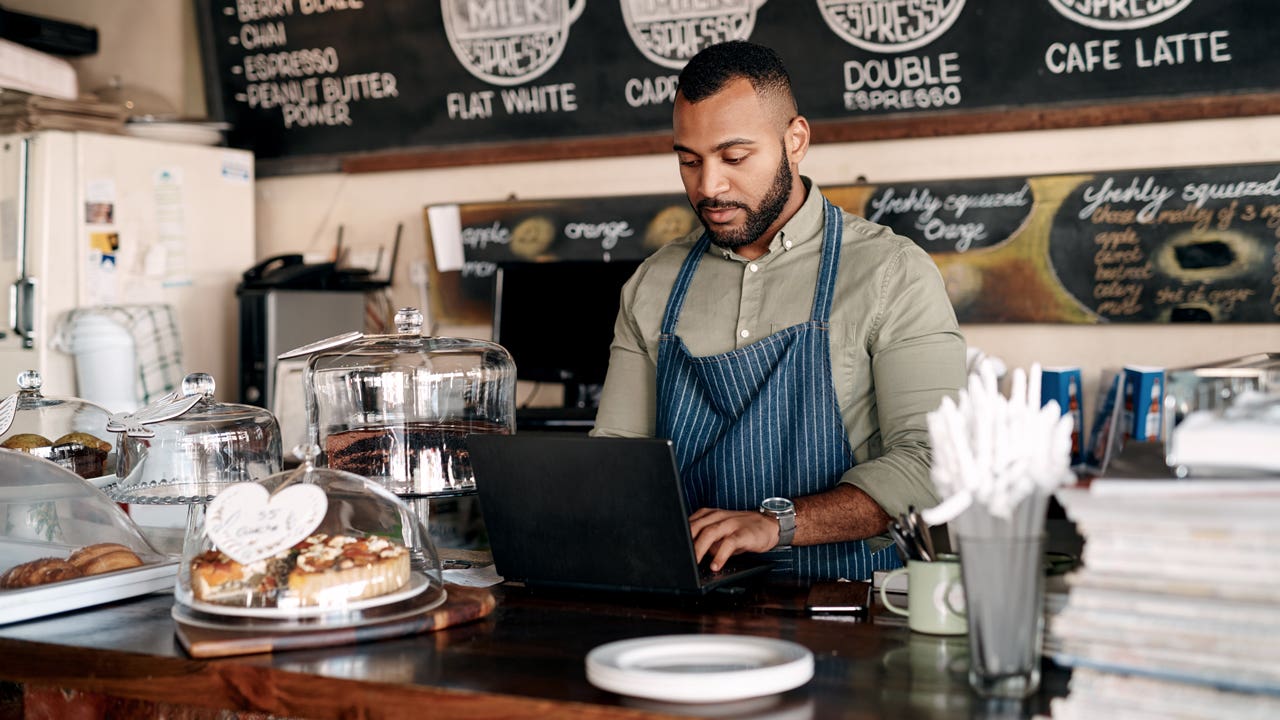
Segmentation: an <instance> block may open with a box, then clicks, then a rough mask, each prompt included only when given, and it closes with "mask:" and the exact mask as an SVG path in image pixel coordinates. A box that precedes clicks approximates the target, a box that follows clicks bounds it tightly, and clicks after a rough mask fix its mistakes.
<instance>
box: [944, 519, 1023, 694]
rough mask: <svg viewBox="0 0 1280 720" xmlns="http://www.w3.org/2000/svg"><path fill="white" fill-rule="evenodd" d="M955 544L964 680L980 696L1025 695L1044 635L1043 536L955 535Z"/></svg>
mask: <svg viewBox="0 0 1280 720" xmlns="http://www.w3.org/2000/svg"><path fill="white" fill-rule="evenodd" d="M959 545H960V566H961V571H962V572H961V574H962V576H963V578H964V586H965V612H966V613H967V615H968V619H969V685H970V686H972V687H973V689H974V690H975V691H976V692H977V693H978V694H979V695H982V696H985V697H998V698H1023V697H1026V696H1028V695H1031V694H1032V693H1034V692H1035V691H1036V689H1037V688H1039V687H1040V649H1041V647H1042V643H1043V640H1044V635H1043V624H1044V612H1043V608H1044V537H1043V536H1033V537H979V536H966V535H960V537H959Z"/></svg>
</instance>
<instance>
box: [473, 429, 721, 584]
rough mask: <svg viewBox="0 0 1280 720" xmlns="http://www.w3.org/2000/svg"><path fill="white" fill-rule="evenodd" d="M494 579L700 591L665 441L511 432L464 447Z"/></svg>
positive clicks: (481, 438) (475, 440)
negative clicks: (492, 565) (478, 501)
mask: <svg viewBox="0 0 1280 720" xmlns="http://www.w3.org/2000/svg"><path fill="white" fill-rule="evenodd" d="M467 442H468V446H469V448H470V453H471V462H472V466H473V468H474V470H475V477H476V491H477V494H478V495H479V497H480V510H481V512H482V513H483V515H484V523H485V529H486V531H487V532H488V535H489V544H490V547H491V548H492V550H493V559H494V565H495V566H496V569H497V571H498V574H500V575H502V576H503V577H504V578H505V579H507V580H515V581H521V582H525V583H528V584H531V585H532V584H553V585H569V586H582V587H598V588H610V589H623V590H648V591H654V590H657V591H674V592H679V591H693V592H701V591H702V590H703V589H704V588H702V587H701V586H700V585H699V580H698V568H697V565H696V563H695V562H694V560H693V541H692V539H691V538H690V535H689V521H688V517H689V512H688V510H687V508H686V507H685V502H684V495H683V493H682V491H681V489H680V479H679V476H678V474H677V470H676V464H675V457H674V454H673V452H672V448H671V443H670V441H668V440H660V439H638V438H593V437H586V436H580V435H566V434H554V433H547V434H538V433H519V434H516V435H472V436H470V437H469V438H468V440H467Z"/></svg>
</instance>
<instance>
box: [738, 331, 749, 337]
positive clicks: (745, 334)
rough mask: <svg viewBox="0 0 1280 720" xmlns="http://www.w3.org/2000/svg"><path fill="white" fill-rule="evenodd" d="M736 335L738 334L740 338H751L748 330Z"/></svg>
mask: <svg viewBox="0 0 1280 720" xmlns="http://www.w3.org/2000/svg"><path fill="white" fill-rule="evenodd" d="M738 334H739V335H741V336H742V337H751V331H750V330H743V331H742V332H740V333H738Z"/></svg>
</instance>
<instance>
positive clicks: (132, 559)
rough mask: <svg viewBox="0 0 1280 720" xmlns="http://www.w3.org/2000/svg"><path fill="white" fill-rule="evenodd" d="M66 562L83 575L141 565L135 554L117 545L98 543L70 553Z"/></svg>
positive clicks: (98, 573)
mask: <svg viewBox="0 0 1280 720" xmlns="http://www.w3.org/2000/svg"><path fill="white" fill-rule="evenodd" d="M67 561H68V562H70V563H71V564H72V565H74V566H75V567H76V569H78V570H79V571H80V572H82V573H83V574H85V575H100V574H102V573H105V572H112V571H114V570H126V569H128V568H131V567H138V566H139V565H141V564H142V559H141V558H139V557H138V555H137V553H135V552H133V551H132V550H130V549H129V548H127V547H125V546H124V545H121V544H119V543H98V544H97V545H88V546H86V547H82V548H80V549H79V550H77V551H75V552H73V553H71V557H70V558H67Z"/></svg>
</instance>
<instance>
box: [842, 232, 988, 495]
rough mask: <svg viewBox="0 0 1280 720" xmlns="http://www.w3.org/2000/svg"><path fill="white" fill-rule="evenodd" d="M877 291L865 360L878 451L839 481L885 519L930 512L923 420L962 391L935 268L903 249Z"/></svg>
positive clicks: (960, 367) (954, 337) (911, 248)
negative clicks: (863, 497) (867, 361)
mask: <svg viewBox="0 0 1280 720" xmlns="http://www.w3.org/2000/svg"><path fill="white" fill-rule="evenodd" d="M882 270H883V276H882V278H880V280H881V288H882V290H881V292H880V298H879V301H878V307H877V308H876V312H875V314H874V319H873V320H872V322H871V327H870V329H869V331H868V334H867V337H866V342H867V348H866V352H867V354H868V355H869V356H870V361H871V377H872V383H873V393H874V398H875V414H876V418H877V420H878V423H879V448H871V449H870V453H869V454H870V455H871V457H869V458H868V459H867V460H866V461H864V462H859V463H858V464H857V465H855V466H854V467H853V468H851V469H850V470H849V471H848V472H846V473H845V474H844V476H843V477H842V478H841V482H847V483H851V484H853V485H854V486H856V487H858V488H861V489H862V490H863V491H864V492H866V493H867V494H868V495H870V496H871V498H872V499H873V500H875V501H876V503H878V504H879V505H880V507H881V508H883V509H884V511H885V512H887V513H889V514H890V515H897V514H899V513H902V512H905V511H906V510H907V507H908V506H909V505H914V506H916V507H917V508H925V507H932V506H933V505H935V504H937V502H938V495H937V491H936V490H935V488H934V486H933V482H932V481H931V480H930V478H929V464H930V460H931V452H930V447H929V433H928V429H927V425H926V420H925V416H926V414H927V413H929V412H930V411H932V410H935V409H937V407H938V405H939V404H940V403H941V402H942V398H944V397H946V396H951V397H953V398H954V397H955V395H956V392H957V390H958V389H959V388H960V387H962V386H963V384H964V381H965V377H964V368H965V342H964V338H963V336H961V334H960V330H959V327H958V325H957V323H956V318H955V312H954V310H953V309H952V307H951V303H950V301H949V300H948V299H947V295H946V290H945V288H944V285H943V282H942V278H941V276H940V275H939V273H938V269H937V266H936V265H934V263H933V261H932V260H931V259H930V258H929V256H928V255H927V254H926V253H925V252H924V251H923V250H921V249H920V248H919V247H918V246H916V245H914V244H908V243H904V244H903V245H902V246H901V248H900V250H899V252H898V253H897V255H896V257H894V258H893V260H892V261H891V262H888V263H886V264H885V265H884V266H882Z"/></svg>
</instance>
